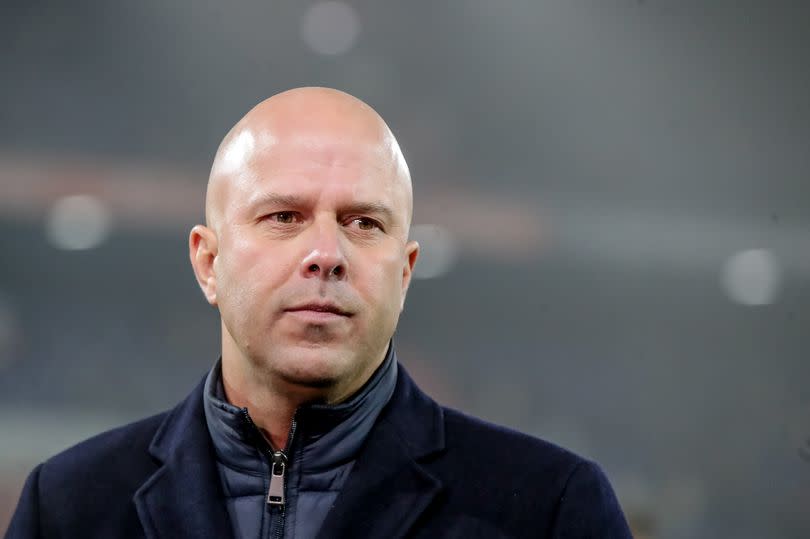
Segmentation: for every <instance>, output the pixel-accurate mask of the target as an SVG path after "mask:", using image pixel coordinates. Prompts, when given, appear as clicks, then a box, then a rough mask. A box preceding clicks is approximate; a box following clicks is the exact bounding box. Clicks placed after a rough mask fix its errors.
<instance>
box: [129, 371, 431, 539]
mask: <svg viewBox="0 0 810 539" xmlns="http://www.w3.org/2000/svg"><path fill="white" fill-rule="evenodd" d="M203 385H204V382H201V383H200V384H199V385H198V386H197V387H196V388H195V389H194V391H192V393H191V394H190V395H189V396H188V397H187V398H186V400H184V401H183V402H182V403H180V404H179V405H178V406H177V407H176V408H174V409H173V410H172V411H171V412H170V413H169V414H168V416H167V417H166V419H165V420H164V422H163V424H162V425H161V426H160V428H159V429H158V431H157V433H156V434H155V437H154V439H153V440H152V443H151V445H150V446H149V452H150V454H151V455H152V456H153V457H154V458H155V459H156V460H157V461H158V462H160V463H162V466H161V467H160V468H158V470H157V471H156V472H155V473H154V474H153V475H152V476H151V477H150V478H149V479H148V480H147V481H146V482H145V483H144V484H143V485H142V486H141V488H140V489H138V491H137V492H136V493H135V496H134V501H135V506H136V508H137V511H138V516H139V518H140V519H141V524H142V525H143V528H144V531H145V533H146V537H147V538H149V539H158V538H176V537H195V538H202V539H209V538H210V539H215V538H230V537H232V531H231V525H230V520H229V517H228V511H227V508H226V502H225V497H224V495H223V492H222V486H221V481H220V478H219V474H218V472H217V468H216V461H215V459H216V456H215V453H214V448H213V444H212V442H211V437H210V435H209V433H208V428H207V426H206V422H205V413H204V411H203ZM443 449H444V417H443V413H442V410H441V408H440V407H439V406H438V405H437V404H436V403H435V402H434V401H433V400H431V399H430V398H429V397H428V396H427V395H425V394H424V393H422V392H421V391H420V390H419V388H418V387H417V386H416V384H415V383H414V382H413V380H412V379H411V378H410V376H409V375H408V373H407V372H406V371H405V369H403V368H402V367H401V366H400V368H399V372H398V375H397V384H396V388H395V389H394V394H393V396H392V397H391V400H390V401H389V403H388V405H387V406H386V407H385V408H384V409H383V411H382V412H381V413H380V415H379V417H378V419H377V422H376V424H375V425H374V427H373V428H372V429H371V432H370V433H369V436H368V438H367V440H366V443H365V445H364V447H363V448H362V449H361V450H360V454H359V455H358V458H357V460H356V462H355V464H354V467H353V469H352V472H351V474H350V475H349V477H348V479H347V480H346V483H345V484H344V486H343V488H342V489H341V493H340V494H339V495H338V498H337V500H336V501H335V505H334V506H333V507H332V509H331V511H330V512H329V514H328V515H327V516H326V520H325V521H324V524H323V526H322V528H321V532H320V533H319V538H322V539H338V538H347V537H385V538H386V539H389V538H390V539H396V538H400V537H402V536H404V535H405V534H406V533H407V532H408V530H409V529H410V527H411V526H412V525H413V523H414V522H415V521H416V520H417V518H418V517H419V516H420V515H421V514H422V512H424V511H425V510H426V509H427V508H428V507H429V506H430V504H431V503H432V501H433V500H434V498H435V497H436V496H437V495H438V494H439V493H440V492H441V490H442V488H443V485H442V483H441V481H440V480H439V479H438V478H436V477H435V476H433V475H432V474H431V473H430V472H429V471H428V470H427V469H426V468H425V467H424V466H423V465H422V463H421V462H422V461H423V460H424V458H425V457H427V456H429V455H433V454H435V453H437V452H439V451H442V450H443Z"/></svg>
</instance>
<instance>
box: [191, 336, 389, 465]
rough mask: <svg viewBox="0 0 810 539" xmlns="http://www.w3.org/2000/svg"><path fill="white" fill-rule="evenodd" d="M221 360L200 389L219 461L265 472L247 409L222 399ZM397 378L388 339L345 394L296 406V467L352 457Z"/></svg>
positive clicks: (340, 462) (340, 461)
mask: <svg viewBox="0 0 810 539" xmlns="http://www.w3.org/2000/svg"><path fill="white" fill-rule="evenodd" d="M221 361H222V360H221V359H220V360H219V361H217V362H216V364H215V365H214V367H213V368H212V369H211V371H210V372H209V373H208V378H207V379H206V382H205V388H204V394H203V409H204V412H205V419H206V423H207V425H208V432H209V433H210V434H211V439H212V440H213V443H214V450H215V451H216V454H217V456H218V457H219V462H221V463H222V464H224V465H226V466H230V467H231V468H234V469H239V470H250V471H251V472H253V473H254V474H264V473H266V464H265V463H264V462H263V461H262V458H261V457H260V456H259V454H258V453H257V452H256V428H255V426H253V425H252V423H250V424H249V423H248V422H247V421H246V419H245V414H246V413H249V410H247V409H246V408H245V409H243V408H238V407H236V406H234V405H232V404H230V403H229V402H227V400H226V397H225V391H224V389H223V386H222V367H221ZM396 379H397V360H396V352H395V351H394V344H393V341H392V342H391V343H390V344H389V346H388V351H387V353H386V354H385V357H384V358H383V361H382V363H381V364H380V366H379V367H378V368H377V369H376V370H375V371H374V373H373V374H372V376H371V377H370V378H369V379H368V381H366V383H365V384H363V386H362V387H361V388H360V389H359V390H358V391H357V392H356V393H355V394H354V395H352V396H351V397H350V398H349V399H347V400H346V401H344V402H341V403H339V404H307V405H303V406H301V407H300V408H298V410H297V411H296V413H295V418H296V421H297V424H298V427H297V430H296V436H295V443H294V445H295V447H296V448H297V449H298V450H300V451H301V452H302V453H303V455H302V456H300V458H296V468H298V469H300V470H304V471H309V470H328V469H330V468H332V467H334V466H337V465H339V464H342V463H345V462H348V461H350V460H352V459H354V457H355V455H356V453H357V451H358V450H359V448H360V446H361V444H362V443H363V441H364V440H365V438H366V436H367V434H368V432H369V431H370V430H371V427H372V425H373V424H374V422H375V420H376V419H377V415H378V414H379V413H380V411H381V410H382V409H383V407H384V406H385V405H386V404H387V403H388V401H389V400H390V398H391V395H392V394H393V392H394V387H395V386H396ZM291 442H292V440H291ZM288 443H290V442H288ZM275 449H285V448H275ZM286 449H287V450H289V448H286ZM289 456H290V457H292V455H291V454H290V455H289ZM299 467H301V468H299ZM296 473H297V472H296Z"/></svg>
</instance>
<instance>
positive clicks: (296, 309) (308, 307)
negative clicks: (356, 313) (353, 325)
mask: <svg viewBox="0 0 810 539" xmlns="http://www.w3.org/2000/svg"><path fill="white" fill-rule="evenodd" d="M284 311H285V312H288V313H293V314H298V315H302V316H309V317H314V318H327V319H328V318H331V317H345V318H349V317H351V316H352V313H351V312H349V311H346V310H345V309H342V308H341V307H340V306H338V305H337V304H335V303H330V302H310V303H302V304H300V305H295V306H293V307H288V308H287V309H284Z"/></svg>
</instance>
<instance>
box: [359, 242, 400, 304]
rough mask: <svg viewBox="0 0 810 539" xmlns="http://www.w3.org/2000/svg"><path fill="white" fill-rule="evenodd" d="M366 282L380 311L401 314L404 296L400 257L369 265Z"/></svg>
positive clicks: (392, 257) (381, 260) (380, 259)
mask: <svg viewBox="0 0 810 539" xmlns="http://www.w3.org/2000/svg"><path fill="white" fill-rule="evenodd" d="M366 277H367V279H366V281H367V282H368V283H369V286H370V290H369V293H370V295H372V296H373V301H375V302H377V303H378V304H377V305H375V307H376V308H377V310H379V311H392V312H393V311H396V312H399V302H400V299H401V296H402V261H401V259H400V257H395V256H389V257H382V258H378V259H377V260H375V261H374V262H373V263H370V264H368V273H367V276H366Z"/></svg>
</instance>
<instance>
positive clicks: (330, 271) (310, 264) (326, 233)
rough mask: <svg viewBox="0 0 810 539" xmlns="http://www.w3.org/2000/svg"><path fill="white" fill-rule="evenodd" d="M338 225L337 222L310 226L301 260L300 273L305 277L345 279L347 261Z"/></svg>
mask: <svg viewBox="0 0 810 539" xmlns="http://www.w3.org/2000/svg"><path fill="white" fill-rule="evenodd" d="M338 227H339V225H338V224H337V223H332V224H324V225H320V226H316V227H312V232H313V235H312V237H311V239H310V243H309V246H308V250H307V254H306V256H304V258H303V259H302V260H301V273H302V274H303V276H304V277H305V278H309V279H311V278H320V279H323V280H342V279H345V277H346V270H347V263H346V257H345V255H344V252H343V248H342V247H341V244H340V243H341V238H340V235H339V231H338Z"/></svg>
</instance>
